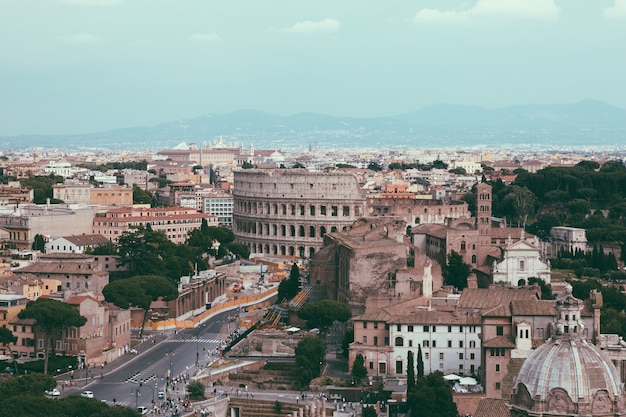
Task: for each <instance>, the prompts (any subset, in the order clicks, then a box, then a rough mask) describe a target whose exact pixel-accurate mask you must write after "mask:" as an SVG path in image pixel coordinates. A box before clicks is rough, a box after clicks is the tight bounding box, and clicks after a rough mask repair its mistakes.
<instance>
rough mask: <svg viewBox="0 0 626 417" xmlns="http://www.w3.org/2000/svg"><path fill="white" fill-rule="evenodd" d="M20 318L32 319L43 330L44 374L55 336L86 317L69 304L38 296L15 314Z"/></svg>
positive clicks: (46, 371)
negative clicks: (44, 347)
mask: <svg viewBox="0 0 626 417" xmlns="http://www.w3.org/2000/svg"><path fill="white" fill-rule="evenodd" d="M17 316H18V317H19V318H20V319H34V320H35V321H36V322H37V326H40V327H41V328H43V330H44V332H45V336H44V337H45V339H46V340H47V343H46V344H45V346H46V349H45V354H44V366H43V372H44V374H47V373H48V354H49V353H52V354H55V343H54V341H55V337H56V335H57V334H63V331H64V330H65V329H68V328H70V327H81V326H83V325H84V324H85V323H86V322H87V319H86V318H85V317H83V316H81V315H80V313H79V312H78V311H77V310H76V309H75V308H74V307H72V306H71V305H69V304H66V303H63V302H61V301H57V300H53V299H51V298H38V299H37V300H35V301H29V302H28V304H26V308H25V309H23V310H22V311H20V312H19V313H18V315H17Z"/></svg>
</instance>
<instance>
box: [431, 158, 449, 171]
mask: <svg viewBox="0 0 626 417" xmlns="http://www.w3.org/2000/svg"><path fill="white" fill-rule="evenodd" d="M432 167H433V168H434V169H448V164H446V163H445V162H443V161H442V160H440V159H436V160H434V161H433V163H432Z"/></svg>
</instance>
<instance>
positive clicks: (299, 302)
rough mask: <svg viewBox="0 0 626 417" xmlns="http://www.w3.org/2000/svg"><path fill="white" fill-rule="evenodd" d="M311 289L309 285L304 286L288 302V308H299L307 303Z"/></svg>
mask: <svg viewBox="0 0 626 417" xmlns="http://www.w3.org/2000/svg"><path fill="white" fill-rule="evenodd" d="M311 291H312V288H311V286H310V285H307V286H305V287H304V288H302V290H301V291H300V292H299V293H298V294H296V296H295V297H293V299H292V300H291V301H290V302H289V307H293V308H300V307H302V306H303V305H304V303H306V302H307V300H308V299H309V296H310V295H311Z"/></svg>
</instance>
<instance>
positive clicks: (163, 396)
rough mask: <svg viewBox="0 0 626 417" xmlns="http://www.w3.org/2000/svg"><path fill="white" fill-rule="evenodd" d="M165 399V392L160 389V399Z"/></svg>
mask: <svg viewBox="0 0 626 417" xmlns="http://www.w3.org/2000/svg"><path fill="white" fill-rule="evenodd" d="M163 399H165V393H164V392H163V391H159V400H163Z"/></svg>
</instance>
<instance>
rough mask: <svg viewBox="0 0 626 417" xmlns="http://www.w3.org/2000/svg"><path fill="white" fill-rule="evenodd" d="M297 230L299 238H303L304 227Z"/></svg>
mask: <svg viewBox="0 0 626 417" xmlns="http://www.w3.org/2000/svg"><path fill="white" fill-rule="evenodd" d="M298 229H299V230H298V231H299V232H300V237H304V226H300V227H299V228H298Z"/></svg>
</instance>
